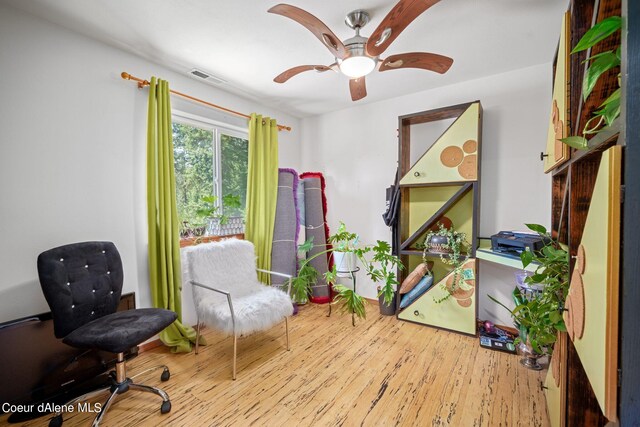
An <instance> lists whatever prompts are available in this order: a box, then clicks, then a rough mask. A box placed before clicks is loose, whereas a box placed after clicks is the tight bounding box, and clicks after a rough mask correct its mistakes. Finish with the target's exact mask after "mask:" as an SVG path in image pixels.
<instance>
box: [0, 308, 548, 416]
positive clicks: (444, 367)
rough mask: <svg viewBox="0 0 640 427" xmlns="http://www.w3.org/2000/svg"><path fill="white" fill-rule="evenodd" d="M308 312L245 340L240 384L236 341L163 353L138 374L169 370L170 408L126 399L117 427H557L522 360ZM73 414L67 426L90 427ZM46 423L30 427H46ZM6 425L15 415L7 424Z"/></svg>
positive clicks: (426, 332) (389, 321)
mask: <svg viewBox="0 0 640 427" xmlns="http://www.w3.org/2000/svg"><path fill="white" fill-rule="evenodd" d="M326 310H327V306H326V305H324V306H314V305H309V306H305V307H303V308H301V310H300V313H299V315H297V316H295V317H293V318H292V320H291V321H290V322H289V325H290V332H291V351H289V352H287V351H286V349H285V338H284V324H283V325H282V327H276V328H274V329H272V330H270V331H269V332H267V333H258V334H254V335H251V336H248V337H243V338H240V339H239V341H238V379H237V380H236V381H232V380H231V357H232V341H231V339H230V338H224V337H222V336H221V335H219V334H217V333H213V332H211V331H209V332H206V334H205V336H206V338H207V340H208V341H209V345H208V346H206V347H201V348H200V350H201V351H200V354H198V355H197V356H196V355H195V354H194V353H190V354H171V353H170V352H168V351H167V350H166V349H165V348H164V347H162V348H156V349H153V350H150V351H147V352H144V353H142V354H141V355H140V356H139V357H137V358H136V359H134V360H133V361H132V362H131V363H130V364H129V369H130V372H129V374H131V375H133V374H135V373H136V371H141V370H143V369H145V368H146V367H149V366H153V365H155V364H160V363H166V364H167V365H169V367H170V369H171V379H170V380H169V382H167V383H161V382H160V379H159V372H156V373H153V374H151V373H149V374H146V375H143V376H142V378H138V379H137V380H141V382H144V383H146V384H148V385H154V386H162V387H163V388H164V390H165V391H167V392H168V393H169V395H170V397H171V401H172V404H173V409H172V411H171V413H169V414H167V415H161V414H160V411H159V409H160V399H159V398H157V397H155V396H153V395H147V394H146V393H145V394H140V393H136V392H130V393H127V394H126V395H124V396H122V397H121V398H119V399H118V400H116V402H115V404H114V405H113V406H112V407H111V409H110V410H109V412H108V413H107V415H106V417H105V420H104V422H103V425H104V426H105V427H109V426H119V427H121V426H161V425H167V426H251V425H255V426H263V425H264V426H342V425H344V426H359V425H371V426H374V425H375V426H395V425H402V426H456V427H457V426H464V427H466V426H548V420H547V415H546V409H545V402H544V396H543V393H542V391H541V387H540V384H541V380H542V379H543V376H544V375H545V372H546V371H543V372H534V371H530V370H527V369H525V368H524V367H522V366H521V365H520V364H519V363H518V360H519V358H518V357H517V356H514V355H509V354H505V353H500V352H497V351H491V350H486V349H482V348H480V347H479V345H478V341H477V338H471V337H467V336H462V335H458V334H454V333H450V332H446V331H439V330H436V329H432V328H429V327H424V326H420V325H415V324H411V323H407V322H401V321H398V320H397V319H396V318H395V317H386V316H380V315H379V314H378V308H377V306H375V305H373V304H371V305H370V306H369V308H368V316H369V317H368V318H367V319H366V320H364V321H359V322H358V323H357V325H356V326H355V327H352V326H351V320H350V318H349V317H348V316H347V315H340V314H335V312H334V315H332V317H331V318H327V317H326V313H327V311H326ZM92 418H93V414H86V413H77V412H76V413H74V414H70V416H69V415H68V416H67V417H66V418H65V423H64V425H65V426H77V425H90V424H91V419H92ZM47 423H48V417H43V418H41V419H39V420H34V421H31V422H29V423H27V424H25V426H46V425H47ZM0 424H1V425H6V416H3V417H2V418H0Z"/></svg>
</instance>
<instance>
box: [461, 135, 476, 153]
mask: <svg viewBox="0 0 640 427" xmlns="http://www.w3.org/2000/svg"><path fill="white" fill-rule="evenodd" d="M462 149H463V150H464V152H465V153H467V154H473V153H475V152H476V150H477V149H478V143H477V142H476V141H475V140H473V139H469V140H467V141H466V142H465V143H464V144H462Z"/></svg>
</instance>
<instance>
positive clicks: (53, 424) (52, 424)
mask: <svg viewBox="0 0 640 427" xmlns="http://www.w3.org/2000/svg"><path fill="white" fill-rule="evenodd" d="M61 425H62V415H58V416H55V417H53V418H51V419H50V420H49V427H60V426H61Z"/></svg>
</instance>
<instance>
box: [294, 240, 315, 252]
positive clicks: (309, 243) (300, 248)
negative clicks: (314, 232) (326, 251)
mask: <svg viewBox="0 0 640 427" xmlns="http://www.w3.org/2000/svg"><path fill="white" fill-rule="evenodd" d="M311 249H313V236H311V237H310V238H308V239H307V240H306V241H305V242H304V243H303V244H301V245H300V246H298V251H300V252H303V253H307V252H309V251H310V250H311Z"/></svg>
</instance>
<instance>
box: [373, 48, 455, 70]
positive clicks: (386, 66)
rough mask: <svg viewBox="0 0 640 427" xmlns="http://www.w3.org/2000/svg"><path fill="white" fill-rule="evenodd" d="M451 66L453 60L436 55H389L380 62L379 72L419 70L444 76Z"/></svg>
mask: <svg viewBox="0 0 640 427" xmlns="http://www.w3.org/2000/svg"><path fill="white" fill-rule="evenodd" d="M451 64H453V59H451V58H449V57H448V56H443V55H438V54H437V53H425V52H410V53H400V54H398V55H391V56H390V57H388V58H387V59H385V60H383V61H381V62H380V71H388V70H397V69H399V68H420V69H423V70H429V71H435V72H436V73H440V74H444V73H446V72H447V71H448V70H449V68H450V67H451Z"/></svg>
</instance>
